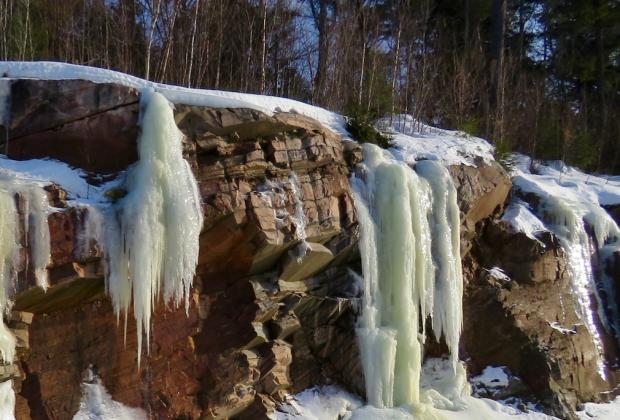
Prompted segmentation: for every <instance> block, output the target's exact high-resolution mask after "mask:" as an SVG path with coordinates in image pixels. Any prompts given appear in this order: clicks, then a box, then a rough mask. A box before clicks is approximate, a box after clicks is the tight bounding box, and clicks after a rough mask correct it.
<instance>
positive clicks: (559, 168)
mask: <svg viewBox="0 0 620 420" xmlns="http://www.w3.org/2000/svg"><path fill="white" fill-rule="evenodd" d="M513 160H514V162H515V163H516V165H515V169H514V170H513V172H512V176H513V179H512V181H513V183H514V184H515V185H516V186H517V187H518V188H519V189H520V190H521V191H523V192H530V193H534V194H536V195H546V194H550V195H554V196H556V197H562V198H563V199H565V200H569V201H571V202H574V203H591V204H596V205H601V206H609V205H614V204H620V177H619V176H605V175H592V174H586V173H583V172H581V171H580V170H579V169H576V168H573V167H571V166H567V165H565V164H564V162H561V161H550V162H545V163H537V162H535V164H534V165H531V158H530V157H529V156H525V155H521V154H514V155H513Z"/></svg>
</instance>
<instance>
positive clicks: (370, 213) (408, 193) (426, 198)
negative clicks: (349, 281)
mask: <svg viewBox="0 0 620 420" xmlns="http://www.w3.org/2000/svg"><path fill="white" fill-rule="evenodd" d="M364 158H365V160H364V165H363V170H362V175H361V177H354V178H353V179H352V186H353V190H354V198H355V206H356V210H357V215H358V219H359V223H360V231H361V238H360V253H361V259H362V271H363V277H364V288H363V297H362V313H361V316H360V325H359V328H358V330H357V333H358V338H359V342H360V351H361V357H362V365H363V368H364V376H365V380H366V393H367V399H368V402H369V403H370V404H371V405H373V406H375V407H377V408H385V407H388V408H389V407H394V406H401V405H412V406H414V407H415V406H420V403H421V402H423V401H422V399H421V396H420V375H421V367H422V348H421V347H422V344H423V342H424V337H425V333H426V332H425V331H424V328H422V331H419V326H420V325H424V324H425V321H426V319H427V318H428V317H431V318H432V326H433V330H434V332H435V335H436V337H440V336H441V335H443V337H444V339H445V341H446V343H447V345H448V347H449V349H450V351H451V366H452V371H453V376H455V377H456V376H458V375H457V370H462V367H461V366H460V364H458V363H457V361H458V341H459V336H460V331H461V325H462V309H461V301H462V290H463V289H462V288H463V286H462V273H461V260H460V249H459V226H460V223H459V218H458V214H459V213H458V207H457V205H456V191H455V189H454V186H453V184H452V181H451V178H450V176H449V174H448V172H447V170H446V169H445V168H444V167H443V166H442V165H441V164H440V163H438V162H435V161H425V162H419V163H418V164H417V165H416V170H417V171H418V172H419V175H421V176H419V175H418V174H417V173H416V172H415V171H413V170H412V169H411V168H409V167H408V166H407V164H405V163H403V162H402V161H398V160H396V159H394V157H393V156H392V154H391V153H390V152H388V151H384V150H382V149H380V148H378V147H376V146H374V145H369V144H366V145H364ZM462 373H463V374H464V372H462Z"/></svg>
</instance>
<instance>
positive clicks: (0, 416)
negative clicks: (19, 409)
mask: <svg viewBox="0 0 620 420" xmlns="http://www.w3.org/2000/svg"><path fill="white" fill-rule="evenodd" d="M0 420H15V391H13V381H10V380H9V381H4V382H2V383H0Z"/></svg>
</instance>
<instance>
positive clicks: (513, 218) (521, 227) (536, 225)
mask: <svg viewBox="0 0 620 420" xmlns="http://www.w3.org/2000/svg"><path fill="white" fill-rule="evenodd" d="M502 220H503V221H505V222H508V223H509V224H510V225H511V226H512V227H513V229H514V230H515V231H517V232H523V233H524V234H525V235H526V236H527V237H528V238H530V239H534V240H535V241H538V242H540V240H539V239H538V236H537V235H538V234H540V233H541V232H546V231H548V229H547V228H546V227H545V224H544V223H543V222H541V221H540V219H538V218H537V217H536V216H535V215H534V213H532V211H531V210H530V206H529V204H527V203H525V202H523V201H521V200H513V201H512V202H511V203H510V204H509V205H508V208H507V209H506V211H505V212H504V215H503V216H502Z"/></svg>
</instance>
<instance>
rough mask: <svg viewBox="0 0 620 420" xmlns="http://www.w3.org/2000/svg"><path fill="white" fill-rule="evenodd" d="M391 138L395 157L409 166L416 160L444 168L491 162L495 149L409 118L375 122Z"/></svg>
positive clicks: (461, 133) (467, 135) (386, 118)
mask: <svg viewBox="0 0 620 420" xmlns="http://www.w3.org/2000/svg"><path fill="white" fill-rule="evenodd" d="M377 127H378V128H379V129H381V130H383V131H386V132H387V133H388V134H390V135H391V136H392V138H393V143H394V148H395V152H396V155H397V156H399V157H400V158H401V159H402V160H403V161H405V162H407V163H409V164H412V163H415V161H416V160H420V159H431V160H440V161H442V162H444V163H445V164H446V165H458V164H464V165H468V166H477V162H478V161H480V159H481V160H482V161H483V162H486V163H489V162H492V161H494V160H495V159H494V158H493V151H494V147H493V146H492V145H491V144H490V143H489V142H487V141H486V140H483V139H481V138H478V137H473V136H470V135H469V134H467V133H464V132H462V131H450V130H442V129H439V128H435V127H431V126H429V125H426V124H423V123H420V122H419V121H416V120H415V119H414V118H413V117H412V116H411V115H404V114H403V115H394V116H393V117H385V118H382V119H380V120H379V121H378V122H377Z"/></svg>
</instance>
